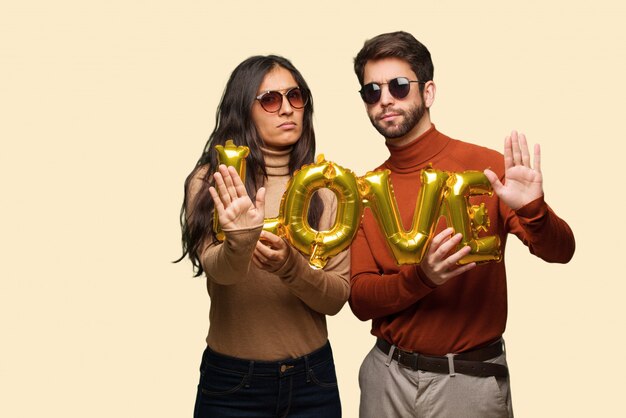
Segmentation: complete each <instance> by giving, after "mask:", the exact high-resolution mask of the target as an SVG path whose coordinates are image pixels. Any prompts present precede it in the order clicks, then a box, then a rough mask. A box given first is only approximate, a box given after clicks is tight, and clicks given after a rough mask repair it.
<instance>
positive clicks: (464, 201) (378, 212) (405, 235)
mask: <svg viewBox="0 0 626 418" xmlns="http://www.w3.org/2000/svg"><path fill="white" fill-rule="evenodd" d="M215 148H216V149H217V155H218V161H219V163H220V164H225V165H227V166H228V165H232V166H233V167H235V169H236V170H237V172H238V173H239V177H241V178H242V179H245V176H246V164H245V158H246V156H247V155H248V154H249V149H248V147H245V146H235V144H234V142H233V141H232V140H228V141H226V144H225V145H224V146H221V145H216V147H215ZM389 175H390V171H389V170H382V171H370V172H368V173H367V174H366V175H365V176H363V177H359V178H357V177H356V176H355V175H354V174H353V173H352V172H351V171H350V170H347V169H345V168H343V167H341V166H340V165H338V164H335V163H333V162H330V161H326V160H324V156H323V155H320V156H318V157H317V160H316V163H315V164H309V165H305V166H303V167H302V168H300V169H299V170H297V171H296V172H295V173H294V175H293V177H292V178H291V179H290V180H289V182H288V183H287V190H286V191H285V193H284V194H283V197H282V200H281V203H280V210H279V214H278V217H276V218H266V219H265V220H264V223H263V229H265V230H266V231H270V232H272V233H274V234H275V235H278V236H281V237H285V238H286V239H287V240H288V241H289V242H290V243H291V245H293V246H294V247H295V248H296V249H298V250H299V251H300V252H302V253H303V254H305V255H308V256H309V265H310V266H311V267H313V268H316V269H319V268H322V267H324V266H325V265H326V263H327V261H328V259H329V258H330V257H333V256H335V255H337V254H339V253H340V252H341V251H343V250H345V249H346V248H348V246H349V245H350V243H351V242H352V240H353V239H354V237H355V236H356V232H357V229H358V226H359V224H360V222H361V218H362V216H363V210H364V208H365V207H366V206H367V207H369V208H370V209H371V211H372V213H373V215H374V218H375V219H376V222H377V223H378V225H379V227H380V228H381V229H382V231H383V234H384V236H385V239H386V240H387V243H388V244H389V248H390V249H391V252H392V253H393V256H394V258H395V259H396V262H397V263H398V264H419V263H420V262H421V261H422V259H423V258H424V255H425V254H426V251H427V250H428V246H429V245H430V241H431V239H432V238H433V236H434V233H435V228H436V227H437V222H438V220H439V218H440V216H442V215H443V216H445V218H446V222H447V224H448V226H451V227H453V228H454V230H455V232H460V233H461V234H462V235H463V238H462V240H461V243H460V244H459V247H462V246H465V245H468V246H469V247H470V248H471V252H470V253H469V255H467V256H466V257H464V258H463V259H462V260H461V261H459V264H467V263H471V262H477V263H484V262H488V261H500V259H501V258H502V255H501V252H500V238H499V237H498V236H497V235H492V236H485V237H480V236H479V234H480V232H486V231H487V230H488V228H489V216H488V213H487V209H486V208H485V205H484V204H481V205H470V202H469V197H470V196H477V195H491V194H492V189H491V184H490V183H489V180H487V177H486V176H485V175H484V174H483V173H482V172H479V171H465V172H463V173H448V172H445V171H440V170H435V169H433V168H427V169H424V170H422V173H421V186H422V187H421V188H420V191H419V193H418V196H417V202H416V205H415V212H414V214H413V223H412V225H411V229H410V230H408V231H405V230H404V227H403V225H402V221H401V218H400V213H399V211H398V204H397V202H396V198H395V195H394V192H393V187H392V185H391V183H390V182H389ZM416 186H417V185H416ZM322 188H328V189H330V190H332V191H333V192H334V193H335V195H336V196H337V213H336V217H335V223H334V224H333V226H332V227H331V229H330V230H326V231H317V230H315V229H313V228H312V227H311V226H310V225H309V223H308V221H307V215H308V211H309V205H310V203H311V198H312V197H313V194H314V193H315V192H316V191H317V190H319V189H322ZM213 230H214V231H215V234H216V236H217V239H218V240H220V241H223V240H224V234H223V232H222V231H221V228H220V225H219V220H218V217H217V212H216V213H215V217H214V218H213Z"/></svg>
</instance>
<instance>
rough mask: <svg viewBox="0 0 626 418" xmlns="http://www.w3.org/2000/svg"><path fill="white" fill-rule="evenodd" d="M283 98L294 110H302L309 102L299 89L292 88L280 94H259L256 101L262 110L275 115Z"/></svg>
mask: <svg viewBox="0 0 626 418" xmlns="http://www.w3.org/2000/svg"><path fill="white" fill-rule="evenodd" d="M283 96H285V97H286V98H287V101H288V102H289V104H290V105H291V107H293V108H294V109H302V108H303V107H304V106H306V104H307V102H308V101H309V97H308V96H307V95H306V93H305V92H304V91H302V90H300V87H294V88H292V89H289V90H287V91H286V92H285V93H281V92H279V91H276V90H270V91H266V92H265V93H262V94H259V95H258V96H257V97H256V100H258V101H259V103H260V104H261V107H262V108H263V110H265V111H266V112H269V113H276V112H278V111H279V110H280V108H281V106H282V105H283Z"/></svg>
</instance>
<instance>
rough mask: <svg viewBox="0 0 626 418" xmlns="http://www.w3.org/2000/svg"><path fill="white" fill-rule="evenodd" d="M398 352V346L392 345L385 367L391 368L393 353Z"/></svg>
mask: <svg viewBox="0 0 626 418" xmlns="http://www.w3.org/2000/svg"><path fill="white" fill-rule="evenodd" d="M394 351H396V346H395V345H392V346H391V347H390V348H389V354H387V361H385V366H387V367H389V365H390V364H391V360H392V359H393V352H394Z"/></svg>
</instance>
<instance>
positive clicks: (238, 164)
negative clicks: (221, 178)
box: [213, 139, 250, 241]
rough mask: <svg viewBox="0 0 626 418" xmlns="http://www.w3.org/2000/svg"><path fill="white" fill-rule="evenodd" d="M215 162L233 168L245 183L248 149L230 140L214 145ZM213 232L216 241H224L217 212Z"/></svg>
mask: <svg viewBox="0 0 626 418" xmlns="http://www.w3.org/2000/svg"><path fill="white" fill-rule="evenodd" d="M215 149H216V151H217V162H218V163H219V164H224V165H225V166H233V167H235V170H237V173H239V177H241V179H242V180H244V181H245V178H246V157H247V156H248V154H250V149H249V148H248V147H246V146H243V145H242V146H236V145H235V143H234V142H233V140H232V139H228V140H226V143H225V144H224V145H216V146H215ZM213 232H215V236H216V238H217V239H218V240H220V241H224V233H223V232H222V227H221V226H220V222H219V219H218V216H217V211H214V214H213Z"/></svg>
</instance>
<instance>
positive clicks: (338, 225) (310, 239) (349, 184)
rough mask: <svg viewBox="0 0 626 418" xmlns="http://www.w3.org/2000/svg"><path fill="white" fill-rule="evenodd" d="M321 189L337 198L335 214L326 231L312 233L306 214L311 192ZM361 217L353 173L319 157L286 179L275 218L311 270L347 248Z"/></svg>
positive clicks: (361, 208)
mask: <svg viewBox="0 0 626 418" xmlns="http://www.w3.org/2000/svg"><path fill="white" fill-rule="evenodd" d="M322 188H328V189H330V190H332V191H333V192H334V193H335V195H336V196H337V213H336V216H335V223H334V225H333V226H332V228H331V229H330V230H327V231H316V230H315V229H313V228H311V226H310V225H309V223H308V221H307V214H308V211H309V205H310V203H311V197H312V196H313V193H315V191H316V190H319V189H322ZM362 215H363V205H362V204H361V199H360V196H359V192H358V188H357V184H356V177H355V176H354V174H352V172H351V171H349V170H346V169H345V168H343V167H341V166H339V165H337V164H335V163H332V162H328V161H325V160H324V156H323V155H320V156H318V157H317V162H316V163H315V164H309V165H305V166H303V167H302V168H301V169H300V170H298V171H296V172H295V173H294V175H293V177H292V178H291V179H290V180H289V183H288V184H287V191H286V192H285V194H284V195H283V198H282V201H281V205H280V214H279V216H278V217H279V219H280V221H281V223H282V228H283V230H284V234H285V237H286V238H287V239H288V240H289V242H290V243H291V244H292V245H293V246H294V247H295V248H297V249H298V250H299V251H300V252H302V253H303V254H306V255H309V265H310V266H311V267H313V268H317V269H319V268H322V267H324V266H325V265H326V262H327V261H328V259H329V258H330V257H332V256H334V255H337V254H339V253H340V252H341V251H343V250H345V249H346V248H347V247H348V246H349V245H350V243H351V242H352V240H353V239H354V236H355V235H356V232H357V229H358V226H359V223H360V222H361V217H362Z"/></svg>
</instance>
